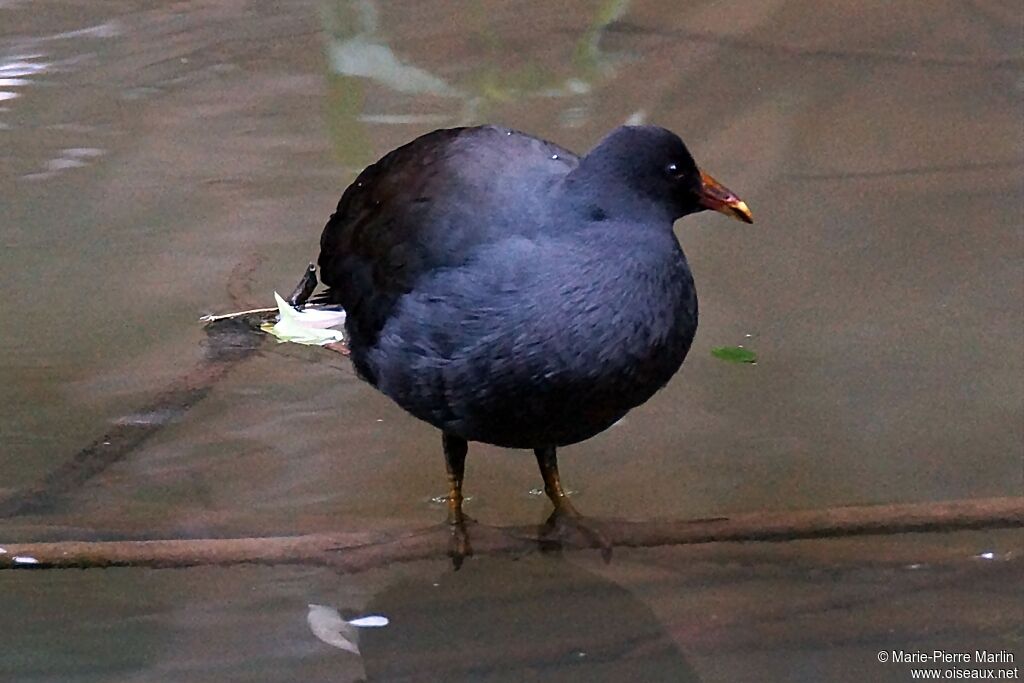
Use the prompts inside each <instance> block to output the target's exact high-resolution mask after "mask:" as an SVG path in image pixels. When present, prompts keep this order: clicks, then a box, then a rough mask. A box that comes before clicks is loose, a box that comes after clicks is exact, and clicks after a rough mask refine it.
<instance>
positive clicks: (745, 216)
mask: <svg viewBox="0 0 1024 683" xmlns="http://www.w3.org/2000/svg"><path fill="white" fill-rule="evenodd" d="M700 180H701V184H702V187H701V191H700V205H701V206H703V207H704V208H705V209H711V210H712V211H717V212H719V213H724V214H725V215H726V216H730V217H732V218H735V219H736V220H738V221H743V222H744V223H753V222H754V217H753V215H751V213H750V209H749V208H747V203H746V202H744V201H743V200H742V199H740V198H739V197H737V196H736V195H735V194H733V192H732V190H730V189H729V188H727V187H726V186H725V185H722V184H721V183H720V182H718V181H717V180H715V179H714V178H712V177H711V176H710V175H708V174H707V173H705V172H704V171H701V173H700Z"/></svg>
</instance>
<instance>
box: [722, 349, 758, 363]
mask: <svg viewBox="0 0 1024 683" xmlns="http://www.w3.org/2000/svg"><path fill="white" fill-rule="evenodd" d="M711 355H712V356H714V357H715V358H717V359H719V360H724V361H726V362H728V363H756V362H757V354H756V353H754V352H753V351H751V350H749V349H745V348H743V347H742V346H716V347H715V348H713V349H711Z"/></svg>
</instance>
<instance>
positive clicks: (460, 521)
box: [441, 432, 473, 569]
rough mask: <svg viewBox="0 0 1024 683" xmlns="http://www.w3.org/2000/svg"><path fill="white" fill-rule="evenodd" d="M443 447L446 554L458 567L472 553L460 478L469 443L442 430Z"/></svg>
mask: <svg viewBox="0 0 1024 683" xmlns="http://www.w3.org/2000/svg"><path fill="white" fill-rule="evenodd" d="M441 444H442V446H443V447H444V462H445V466H446V467H447V469H448V525H449V528H450V530H451V544H450V548H449V551H448V554H449V555H451V558H452V564H453V565H455V568H456V569H458V568H459V567H461V566H462V561H463V559H465V558H466V556H468V555H472V554H473V548H472V547H470V545H469V534H467V533H466V516H465V515H464V514H463V513H462V479H463V476H464V475H465V472H466V453H467V452H468V451H469V444H467V443H466V440H465V439H463V438H462V437H461V436H456V435H455V434H450V433H448V432H444V433H442V435H441Z"/></svg>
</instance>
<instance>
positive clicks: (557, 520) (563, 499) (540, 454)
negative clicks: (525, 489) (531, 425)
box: [533, 446, 612, 562]
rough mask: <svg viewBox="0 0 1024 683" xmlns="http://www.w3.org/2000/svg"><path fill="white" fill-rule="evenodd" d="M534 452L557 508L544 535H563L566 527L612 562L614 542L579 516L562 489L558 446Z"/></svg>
mask: <svg viewBox="0 0 1024 683" xmlns="http://www.w3.org/2000/svg"><path fill="white" fill-rule="evenodd" d="M533 453H534V455H536V456H537V466H538V467H539V468H540V476H541V477H543V478H544V493H546V494H547V496H548V498H549V499H550V500H551V503H552V504H553V505H554V506H555V511H554V512H552V513H551V516H550V517H548V519H547V521H546V522H545V523H544V531H545V533H551V532H558V533H559V534H560V535H564V533H565V531H566V530H567V528H568V529H569V530H573V531H576V532H578V533H580V534H582V535H583V536H584V537H585V538H586V539H587V541H588V542H589V544H590V545H591V546H592V547H595V548H600V549H601V557H603V558H604V561H605V562H608V561H610V560H611V557H612V546H611V543H609V542H608V539H607V538H605V536H604V534H602V533H601V531H600V530H599V529H598V528H596V526H595V525H594V524H593V523H591V522H588V521H587V520H586V518H585V517H583V515H581V514H580V513H579V511H578V510H577V509H576V507H575V506H574V505H573V504H572V502H571V501H570V500H569V496H568V495H567V494H566V492H565V489H564V488H562V480H561V477H559V475H558V456H557V455H556V453H555V447H554V446H545V447H543V448H535V449H534V450H533Z"/></svg>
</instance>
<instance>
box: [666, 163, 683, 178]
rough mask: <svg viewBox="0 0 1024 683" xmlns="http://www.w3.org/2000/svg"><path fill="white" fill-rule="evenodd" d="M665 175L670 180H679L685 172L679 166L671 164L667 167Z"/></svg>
mask: <svg viewBox="0 0 1024 683" xmlns="http://www.w3.org/2000/svg"><path fill="white" fill-rule="evenodd" d="M665 175H667V176H668V177H669V178H679V177H680V176H682V175H683V172H682V171H680V170H679V164H676V163H671V164H669V165H668V166H666V167H665Z"/></svg>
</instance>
